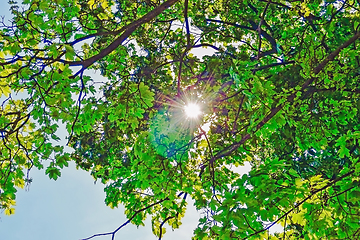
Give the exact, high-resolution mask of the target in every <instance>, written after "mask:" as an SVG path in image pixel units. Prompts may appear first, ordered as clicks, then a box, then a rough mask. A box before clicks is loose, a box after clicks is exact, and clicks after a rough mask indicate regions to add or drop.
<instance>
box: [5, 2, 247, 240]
mask: <svg viewBox="0 0 360 240" xmlns="http://www.w3.org/2000/svg"><path fill="white" fill-rule="evenodd" d="M0 6H1V7H0V16H5V19H10V14H9V12H8V9H9V8H8V4H7V0H0ZM194 54H197V55H199V56H200V55H203V53H201V52H199V49H197V52H194ZM0 100H2V99H0ZM61 131H63V132H62V133H60V136H62V138H63V139H64V136H65V131H66V130H65V129H64V128H63V127H62V128H60V132H61ZM62 143H63V144H64V145H65V140H63V141H62ZM60 144H61V143H60ZM249 169H250V165H249V164H247V165H246V166H244V167H242V168H240V169H237V170H238V171H239V172H247V171H249ZM30 176H31V177H32V179H33V182H32V183H31V185H30V186H29V188H28V189H26V190H25V189H19V190H18V192H17V197H16V202H17V205H16V208H15V214H14V215H11V216H7V215H5V214H4V213H3V212H0V240H24V239H26V240H43V239H44V240H45V239H46V240H47V239H51V240H73V239H74V240H76V239H81V238H86V237H89V236H91V235H93V234H96V233H105V232H111V231H113V230H114V229H116V228H117V227H118V226H120V225H121V224H122V223H124V222H126V221H127V219H126V217H125V215H124V208H123V207H119V208H116V209H110V208H109V207H107V206H106V205H105V203H104V199H105V193H104V191H103V189H104V185H103V184H101V183H96V184H94V179H93V178H92V177H91V176H90V174H89V173H88V172H85V171H83V170H76V168H75V164H74V163H71V164H70V165H69V167H68V168H64V169H63V170H62V172H61V177H60V178H59V179H58V180H56V181H54V180H50V179H49V177H48V176H46V175H45V169H42V170H37V169H32V170H31V173H30ZM192 203H193V202H192V200H190V201H189V202H188V210H187V212H186V214H185V217H184V218H183V220H182V223H183V224H182V225H181V226H180V228H179V229H177V230H175V231H171V229H170V227H167V233H166V234H165V236H164V237H163V238H162V239H164V240H167V239H168V240H169V239H172V240H180V239H181V240H185V239H191V236H192V233H193V230H194V229H195V228H196V226H197V223H198V219H199V217H200V213H199V212H197V211H196V210H195V208H194V207H193V204H192ZM94 239H96V240H107V239H109V240H110V239H111V236H104V237H96V238H94ZM120 239H132V240H137V239H141V240H154V239H157V238H156V237H155V236H154V235H153V234H152V230H151V224H150V219H148V220H147V221H146V222H145V227H139V228H137V227H136V226H134V225H132V224H129V225H127V226H125V227H124V228H123V229H121V230H120V231H119V232H118V233H117V234H116V237H115V240H120Z"/></svg>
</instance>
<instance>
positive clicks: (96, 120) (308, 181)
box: [0, 0, 360, 239]
mask: <svg viewBox="0 0 360 240" xmlns="http://www.w3.org/2000/svg"><path fill="white" fill-rule="evenodd" d="M10 6H11V12H12V14H13V16H14V17H13V19H12V21H11V23H10V24H7V23H5V22H3V23H2V27H1V29H0V67H1V72H0V94H1V100H2V105H1V112H0V134H1V139H0V140H1V144H0V164H1V167H0V170H1V173H0V202H1V203H0V204H1V208H2V209H4V210H5V213H6V214H12V213H13V212H14V208H13V206H14V204H15V193H16V191H17V189H16V188H19V187H20V188H22V187H24V186H25V185H26V184H29V183H30V182H31V178H30V177H29V176H30V175H29V171H30V170H31V169H32V168H34V167H36V168H39V169H41V168H44V166H45V168H46V169H45V173H46V174H48V175H49V177H50V178H52V179H54V180H56V179H57V178H58V177H59V176H60V175H61V169H62V168H63V167H65V166H68V162H69V161H75V163H76V166H77V167H78V168H81V169H84V170H87V171H89V173H90V174H91V175H92V176H93V177H94V178H95V179H96V180H100V181H101V182H102V183H104V184H106V188H105V191H106V199H105V202H106V204H107V205H109V206H110V207H116V206H118V205H119V204H122V205H124V206H125V209H126V211H125V214H126V216H127V217H128V219H129V221H128V222H126V223H124V224H123V225H121V226H120V227H119V228H118V229H116V230H115V231H113V232H111V233H108V235H112V236H113V237H114V235H115V234H116V233H117V232H118V231H119V230H120V229H121V228H122V227H123V226H125V225H126V224H127V223H129V222H131V223H133V224H136V225H143V224H144V223H143V222H144V220H145V219H146V218H147V217H151V219H152V228H153V232H154V234H155V235H157V236H158V237H159V238H161V237H162V236H163V235H164V233H165V226H166V225H165V224H167V225H169V226H170V227H171V228H173V229H175V228H178V227H179V226H180V224H181V218H182V217H183V216H184V214H185V211H186V205H187V200H188V199H189V198H192V199H194V200H195V206H196V208H197V209H198V210H200V211H201V213H202V218H201V219H200V220H199V224H198V227H197V229H196V230H195V231H194V239H357V238H360V228H359V221H360V205H359V203H360V201H359V200H360V187H359V186H360V185H359V182H360V178H359V177H360V162H359V155H360V149H359V138H360V122H359V119H360V115H359V109H360V86H359V85H360V77H359V75H360V60H359V47H360V41H358V38H359V37H360V31H359V28H360V25H359V23H360V20H359V19H360V12H359V10H360V3H359V1H355V0H341V1H340V0H331V1H330V0H328V1H321V0H312V1H310V0H307V1H285V0H276V1H267V0H259V1H255V0H243V1H225V0H218V1H205V0H183V1H180V0H167V1H163V2H162V1H157V0H156V1H155V0H144V1H142V0H138V1H135V0H121V1H118V0H89V1H87V0H75V1H74V0H55V1H48V0H24V1H23V3H16V2H14V1H10ZM198 49H202V50H203V51H206V54H205V55H204V56H200V55H199V54H196V50H198ZM88 70H92V71H94V70H95V71H96V72H98V73H99V74H100V75H101V76H102V77H103V78H101V79H97V77H96V76H94V75H91V74H90V71H88ZM194 102H195V103H197V104H199V105H200V107H201V109H202V114H201V116H200V117H198V118H194V119H192V118H187V117H186V116H185V115H184V106H185V105H186V104H188V103H194ZM60 123H64V124H65V125H66V129H67V132H68V137H67V141H68V144H67V145H68V146H69V147H71V148H72V151H70V152H69V151H64V146H61V145H59V144H56V141H58V140H59V137H58V134H57V130H58V129H59V124H60ZM245 162H250V163H251V165H252V169H251V171H250V172H249V173H245V174H243V175H240V174H239V173H237V172H236V167H238V166H241V165H243V164H244V163H245ZM275 224H281V225H282V226H283V232H282V233H275V234H270V233H269V231H268V230H269V229H270V228H271V227H272V226H273V225H275ZM98 235H104V234H97V235H94V236H92V237H90V238H95V237H96V236H98ZM105 235H106V234H105ZM90 238H88V239H90Z"/></svg>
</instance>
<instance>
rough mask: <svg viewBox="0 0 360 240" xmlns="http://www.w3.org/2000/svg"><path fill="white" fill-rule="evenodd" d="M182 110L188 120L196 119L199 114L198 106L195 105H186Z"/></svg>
mask: <svg viewBox="0 0 360 240" xmlns="http://www.w3.org/2000/svg"><path fill="white" fill-rule="evenodd" d="M184 109H185V114H186V116H187V117H188V118H197V117H198V116H199V115H200V114H201V109H200V106H199V105H198V104H195V103H189V104H187V105H186V106H185V108H184Z"/></svg>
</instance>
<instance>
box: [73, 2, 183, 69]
mask: <svg viewBox="0 0 360 240" xmlns="http://www.w3.org/2000/svg"><path fill="white" fill-rule="evenodd" d="M178 1H179V0H168V1H166V2H164V3H163V4H161V5H160V6H158V7H156V8H155V9H154V10H152V11H151V12H149V13H147V14H146V15H145V16H143V17H142V18H140V19H138V20H136V21H134V22H133V23H131V24H130V25H129V26H127V28H126V29H125V30H124V32H123V33H122V34H121V35H120V36H119V37H118V38H117V39H115V40H114V41H113V42H112V43H111V44H110V45H109V46H108V47H106V48H104V49H103V50H101V51H100V52H99V53H98V54H97V55H95V56H92V57H90V58H88V59H86V60H84V61H76V62H71V63H69V65H70V66H79V65H81V66H82V67H83V68H87V67H89V66H91V65H92V64H93V63H94V62H96V61H98V60H100V59H102V58H103V57H105V56H107V55H108V54H109V53H111V52H112V51H114V50H115V49H116V48H117V47H118V46H120V45H121V44H122V43H123V42H124V41H125V39H127V38H128V37H129V36H130V35H131V34H132V33H133V32H134V31H135V30H136V29H137V28H138V27H139V26H141V25H142V24H144V23H147V22H149V21H150V20H152V19H154V18H155V17H157V16H158V15H159V14H161V13H162V12H163V11H164V10H165V9H167V8H169V7H171V6H172V5H174V4H175V3H176V2H178Z"/></svg>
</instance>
